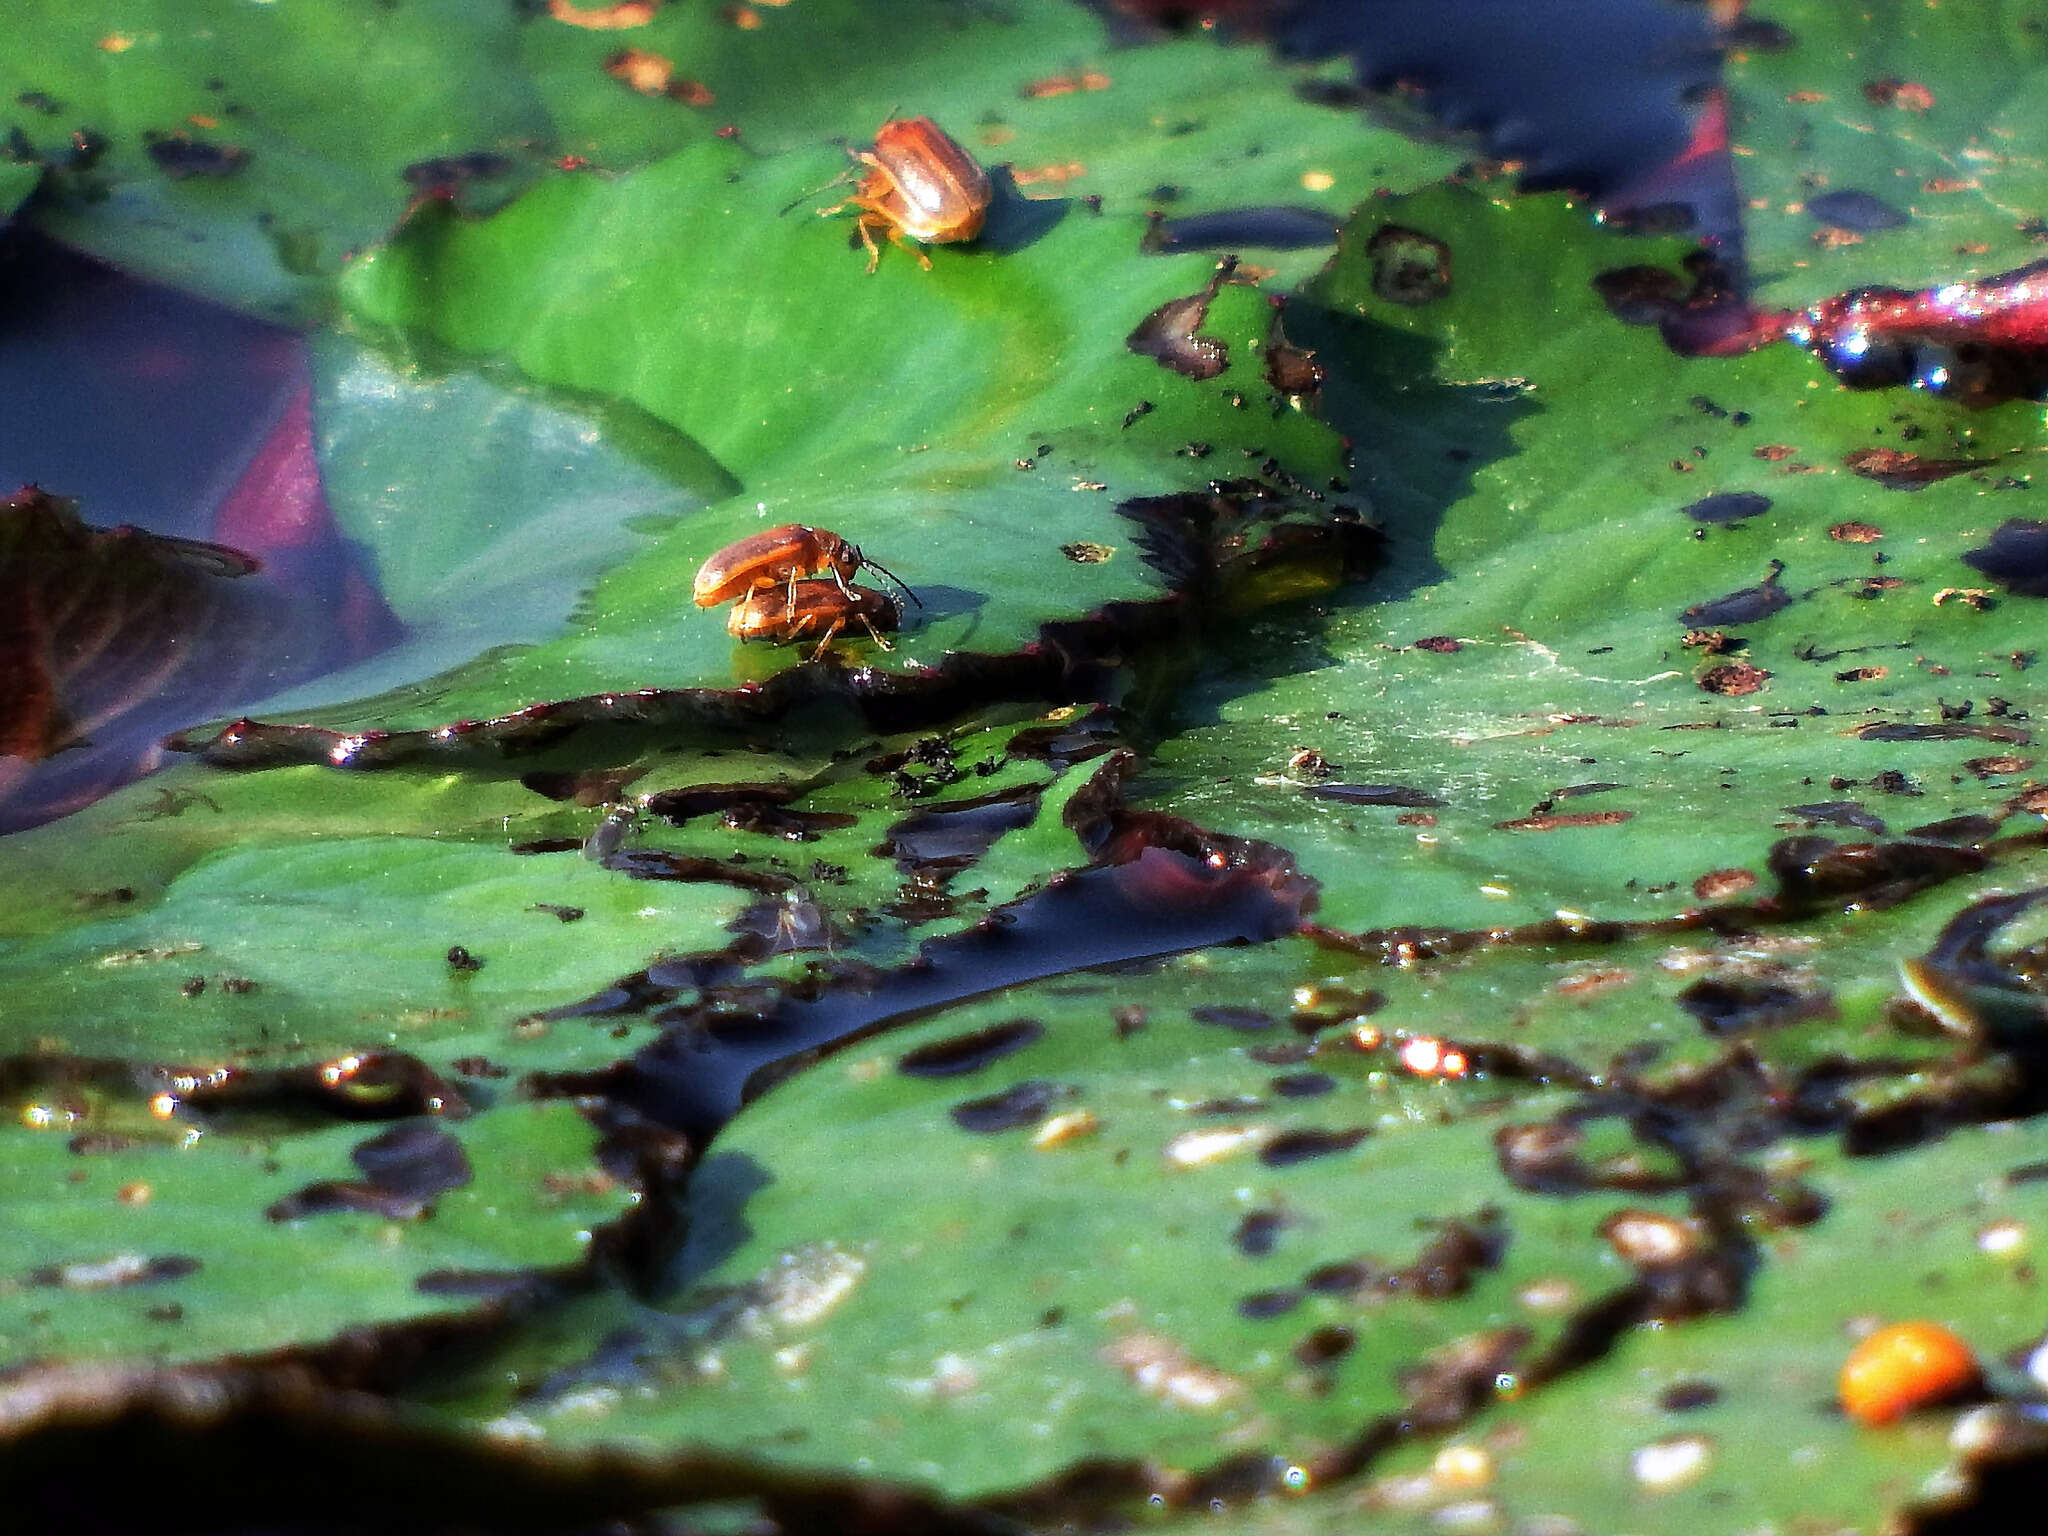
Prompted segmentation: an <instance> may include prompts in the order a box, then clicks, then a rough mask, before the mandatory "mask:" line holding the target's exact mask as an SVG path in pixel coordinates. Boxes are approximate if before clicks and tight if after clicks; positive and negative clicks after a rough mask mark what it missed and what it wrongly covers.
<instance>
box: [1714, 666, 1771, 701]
mask: <svg viewBox="0 0 2048 1536" xmlns="http://www.w3.org/2000/svg"><path fill="white" fill-rule="evenodd" d="M1770 675H1771V674H1770V673H1768V672H1766V671H1765V670H1764V669H1763V668H1762V667H1752V666H1751V665H1750V664H1749V663H1748V662H1746V661H1731V662H1726V663H1723V664H1722V665H1721V666H1718V667H1709V668H1707V670H1706V671H1704V672H1702V673H1701V674H1700V675H1699V685H1700V687H1701V688H1702V689H1703V690H1704V691H1706V692H1708V693H1718V694H1721V695H1723V696H1724V697H1727V698H1740V697H1742V696H1743V695H1744V694H1749V693H1755V692H1757V691H1758V690H1759V689H1760V688H1762V687H1763V685H1764V684H1765V682H1766V681H1768V680H1769V678H1770Z"/></svg>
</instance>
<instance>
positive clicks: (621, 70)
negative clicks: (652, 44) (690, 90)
mask: <svg viewBox="0 0 2048 1536" xmlns="http://www.w3.org/2000/svg"><path fill="white" fill-rule="evenodd" d="M604 72H605V73H606V74H608V75H610V76H611V77H612V78H613V79H614V80H617V81H619V82H620V83H621V84H624V85H628V86H631V87H632V88H633V89H634V90H636V91H638V92H639V93H640V94H641V95H642V96H660V95H662V94H664V93H665V92H666V91H667V90H668V83H669V81H670V80H671V79H673V78H674V76H675V72H676V66H675V63H674V61H673V60H670V59H667V58H664V57H663V56H662V55H661V54H658V53H649V52H648V51H647V50H646V49H644V48H621V49H620V50H619V51H618V52H617V53H615V54H613V55H612V56H611V57H610V58H608V59H606V60H605V61H604Z"/></svg>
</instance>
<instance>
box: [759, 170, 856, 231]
mask: <svg viewBox="0 0 2048 1536" xmlns="http://www.w3.org/2000/svg"><path fill="white" fill-rule="evenodd" d="M852 176H853V173H852V172H851V171H841V172H840V173H839V174H838V175H837V176H834V177H833V178H832V179H831V180H830V181H828V182H826V183H824V185H823V186H817V187H813V188H811V190H810V191H808V192H805V193H801V194H799V195H798V196H797V197H796V198H795V199H794V200H793V201H792V202H790V203H788V204H786V205H785V206H784V207H783V209H782V211H781V212H779V213H778V214H776V217H777V218H778V219H780V218H787V217H788V216H789V214H790V213H791V212H792V211H793V210H795V209H796V208H799V207H801V206H802V205H803V204H805V203H808V202H809V201H810V200H811V199H812V198H814V197H816V196H817V195H818V194H819V193H820V192H823V191H825V190H826V189H827V188H829V187H836V186H840V185H842V184H844V183H845V182H847V181H849V180H851V179H852Z"/></svg>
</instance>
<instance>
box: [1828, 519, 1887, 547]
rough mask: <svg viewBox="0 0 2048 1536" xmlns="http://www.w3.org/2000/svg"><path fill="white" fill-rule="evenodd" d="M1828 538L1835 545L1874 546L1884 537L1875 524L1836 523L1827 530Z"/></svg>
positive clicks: (1882, 531)
mask: <svg viewBox="0 0 2048 1536" xmlns="http://www.w3.org/2000/svg"><path fill="white" fill-rule="evenodd" d="M1828 537H1829V538H1831V539H1833V540H1834V541H1835V542H1836V543H1837V544H1875V543H1876V542H1877V541H1878V540H1879V539H1881V538H1883V537H1884V530H1883V529H1882V528H1880V527H1878V526H1877V524H1875V523H1837V524H1835V526H1834V527H1832V528H1830V529H1829V530H1828Z"/></svg>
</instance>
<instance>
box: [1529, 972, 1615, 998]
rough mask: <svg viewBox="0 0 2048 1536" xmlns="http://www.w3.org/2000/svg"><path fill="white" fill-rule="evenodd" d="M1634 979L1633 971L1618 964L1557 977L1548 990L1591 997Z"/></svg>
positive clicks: (1566, 994)
mask: <svg viewBox="0 0 2048 1536" xmlns="http://www.w3.org/2000/svg"><path fill="white" fill-rule="evenodd" d="M1633 980H1635V973H1634V972H1633V971H1627V970H1623V969H1621V968H1620V967H1619V966H1605V967H1602V968H1601V969H1599V970H1592V971H1579V972H1576V973H1574V974H1573V975H1570V976H1562V977H1559V978H1558V979H1557V980H1556V981H1553V982H1552V983H1551V984H1550V990H1551V991H1553V992H1555V993H1557V994H1558V995H1559V996H1561V997H1593V996H1597V995H1598V994H1599V993H1602V992H1611V991H1613V990H1614V989H1615V988H1616V987H1625V986H1627V985H1628V984H1629V983H1630V982H1631V981H1633Z"/></svg>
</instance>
